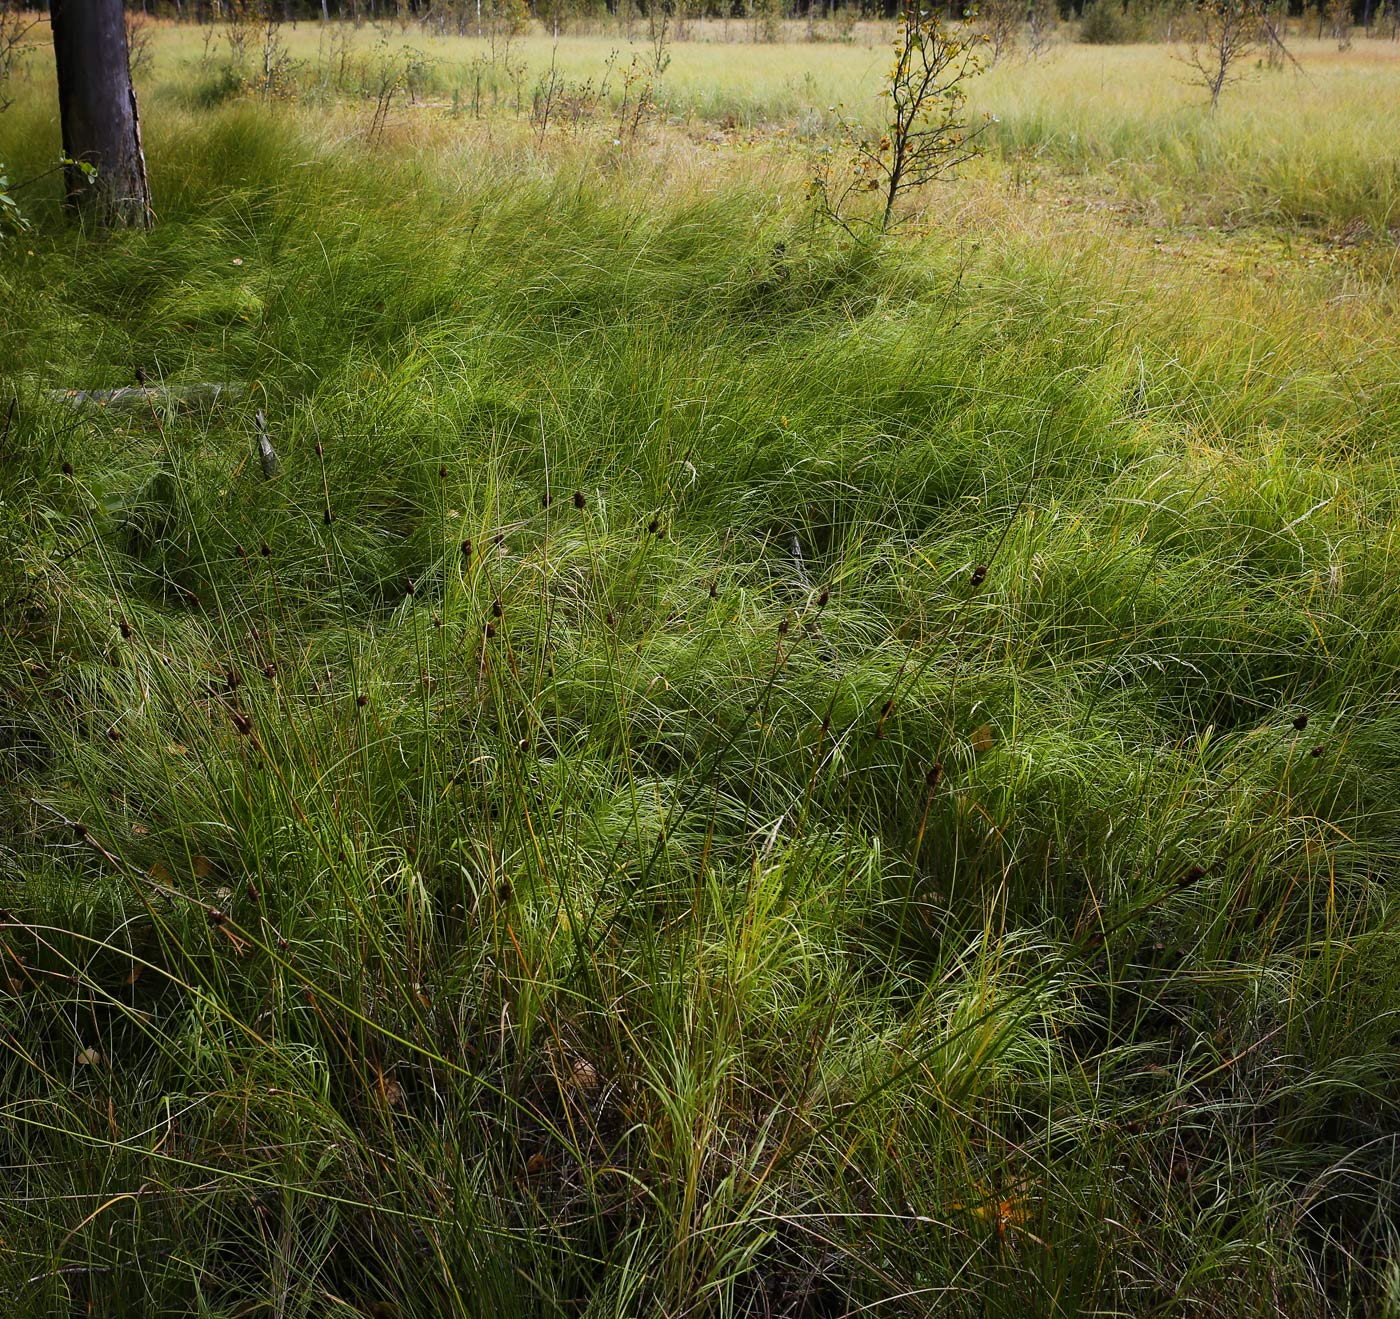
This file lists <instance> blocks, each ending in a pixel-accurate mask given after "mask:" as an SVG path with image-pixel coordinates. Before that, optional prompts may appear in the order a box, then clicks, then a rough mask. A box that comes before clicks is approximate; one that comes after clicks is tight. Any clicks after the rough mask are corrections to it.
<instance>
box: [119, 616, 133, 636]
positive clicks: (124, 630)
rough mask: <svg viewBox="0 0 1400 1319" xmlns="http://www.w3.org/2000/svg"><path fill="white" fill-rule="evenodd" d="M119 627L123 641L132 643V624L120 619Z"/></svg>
mask: <svg viewBox="0 0 1400 1319" xmlns="http://www.w3.org/2000/svg"><path fill="white" fill-rule="evenodd" d="M117 626H118V627H119V628H120V629H121V634H122V640H123V641H130V640H131V624H130V623H128V622H127V621H126V619H124V618H119V619H118V620H117Z"/></svg>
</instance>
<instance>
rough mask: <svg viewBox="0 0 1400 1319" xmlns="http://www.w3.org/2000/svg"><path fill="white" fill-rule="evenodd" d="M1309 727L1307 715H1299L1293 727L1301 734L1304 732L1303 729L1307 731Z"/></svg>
mask: <svg viewBox="0 0 1400 1319" xmlns="http://www.w3.org/2000/svg"><path fill="white" fill-rule="evenodd" d="M1307 726H1308V717H1307V715H1305V714H1300V715H1299V716H1298V717H1297V718H1296V719H1294V721H1293V727H1294V728H1296V729H1297V730H1298V731H1299V732H1300V733H1301V732H1302V731H1303V729H1305V728H1306V727H1307Z"/></svg>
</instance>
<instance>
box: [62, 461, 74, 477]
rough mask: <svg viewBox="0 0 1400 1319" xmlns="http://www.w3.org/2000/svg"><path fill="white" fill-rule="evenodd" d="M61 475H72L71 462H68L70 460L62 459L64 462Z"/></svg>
mask: <svg viewBox="0 0 1400 1319" xmlns="http://www.w3.org/2000/svg"><path fill="white" fill-rule="evenodd" d="M63 475H64V476H72V475H73V464H72V463H70V462H68V461H67V460H66V459H65V460H64V463H63Z"/></svg>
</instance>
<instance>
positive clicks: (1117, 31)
mask: <svg viewBox="0 0 1400 1319" xmlns="http://www.w3.org/2000/svg"><path fill="white" fill-rule="evenodd" d="M1137 37H1138V29H1137V24H1136V23H1135V22H1134V21H1133V18H1132V15H1130V14H1129V12H1128V11H1127V10H1126V9H1125V8H1124V7H1123V6H1122V5H1121V4H1120V3H1119V0H1094V2H1093V3H1092V4H1088V5H1085V6H1084V18H1083V20H1082V21H1081V22H1080V24H1079V39H1080V41H1084V42H1087V43H1088V44H1089V45H1091V46H1123V45H1127V44H1128V43H1129V42H1131V41H1136V40H1137Z"/></svg>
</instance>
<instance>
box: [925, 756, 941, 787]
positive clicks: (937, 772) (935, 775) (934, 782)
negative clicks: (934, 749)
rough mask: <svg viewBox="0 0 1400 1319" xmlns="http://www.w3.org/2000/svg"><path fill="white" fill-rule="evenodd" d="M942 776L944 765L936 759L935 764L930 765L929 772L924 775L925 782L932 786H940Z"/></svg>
mask: <svg viewBox="0 0 1400 1319" xmlns="http://www.w3.org/2000/svg"><path fill="white" fill-rule="evenodd" d="M942 777H943V766H942V764H941V763H939V762H938V761H936V760H935V761H934V762H933V764H932V765H930V766H929V771H928V773H927V774H925V775H924V782H925V783H927V784H928V786H929V787H930V788H936V787H937V786H938V782H939V780H940V779H941V778H942Z"/></svg>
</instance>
